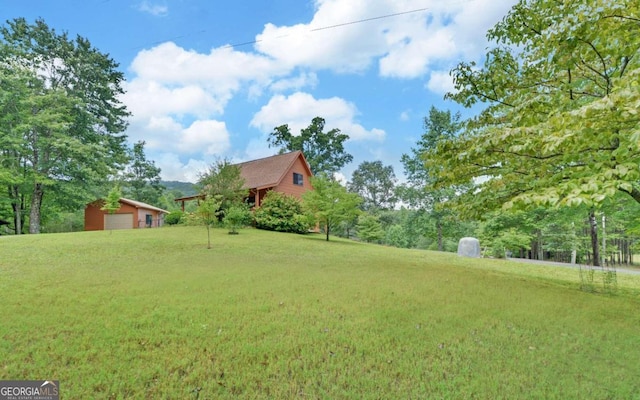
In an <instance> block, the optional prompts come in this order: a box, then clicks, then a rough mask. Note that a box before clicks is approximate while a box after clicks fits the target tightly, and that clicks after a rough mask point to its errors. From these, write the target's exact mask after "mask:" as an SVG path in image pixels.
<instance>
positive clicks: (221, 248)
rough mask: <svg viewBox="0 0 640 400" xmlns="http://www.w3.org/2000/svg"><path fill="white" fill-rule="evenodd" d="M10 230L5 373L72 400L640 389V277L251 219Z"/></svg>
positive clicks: (536, 394) (577, 395)
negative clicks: (583, 284) (592, 283)
mask: <svg viewBox="0 0 640 400" xmlns="http://www.w3.org/2000/svg"><path fill="white" fill-rule="evenodd" d="M0 242H2V250H3V257H2V260H1V261H0V304H2V305H3V312H4V313H5V315H6V316H8V318H5V319H3V323H2V324H0V338H1V340H0V369H1V370H2V371H3V375H4V376H7V377H42V376H46V377H53V379H57V380H59V381H60V387H61V390H63V393H62V394H61V397H64V398H74V399H76V398H95V397H105V398H106V397H110V398H216V399H218V398H220V399H234V398H254V399H272V398H278V399H287V398H300V397H304V398H357V399H379V398H389V399H408V398H415V399H418V398H420V399H422V398H461V399H464V398H480V399H489V398H557V399H560V398H561V399H582V398H634V396H636V395H637V394H638V393H640V381H638V380H637V377H638V376H640V364H639V363H638V362H637V360H638V359H640V348H639V347H638V346H637V344H638V336H637V327H638V326H640V314H639V313H638V309H640V297H639V295H638V293H639V291H638V288H640V278H638V277H637V276H620V277H619V278H618V279H619V286H620V290H619V292H618V293H617V294H615V295H603V294H597V293H585V292H583V291H580V290H579V282H580V280H579V277H578V275H577V272H576V271H574V270H569V269H564V268H553V267H545V266H538V265H526V264H519V263H511V262H509V261H504V260H487V259H469V258H461V257H458V256H456V255H454V254H449V253H439V252H431V251H419V250H406V249H397V248H390V247H384V246H378V245H370V244H365V243H359V242H352V241H348V240H343V239H332V241H330V242H326V241H324V240H323V237H322V235H315V234H310V235H293V234H284V233H275V232H266V231H259V230H254V229H245V230H242V231H241V232H240V234H239V235H228V234H227V231H226V230H223V229H215V230H213V232H212V244H213V249H210V250H208V249H207V248H206V243H207V233H206V230H205V229H204V228H203V227H184V226H178V227H166V228H161V229H144V230H122V231H117V230H116V231H111V232H106V231H95V232H80V233H64V234H49V235H24V236H12V237H2V238H0ZM33 249H38V251H33ZM78 249H82V251H78ZM25 360H28V361H29V362H25ZM107 393H108V394H109V395H106V394H107ZM97 394H99V395H97ZM102 394H105V396H102Z"/></svg>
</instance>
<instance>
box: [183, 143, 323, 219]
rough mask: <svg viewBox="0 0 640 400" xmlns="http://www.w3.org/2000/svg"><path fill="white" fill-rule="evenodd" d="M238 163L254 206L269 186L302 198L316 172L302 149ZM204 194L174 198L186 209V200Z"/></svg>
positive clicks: (270, 188)
mask: <svg viewBox="0 0 640 400" xmlns="http://www.w3.org/2000/svg"><path fill="white" fill-rule="evenodd" d="M236 165H237V166H239V167H240V175H241V176H242V178H243V179H244V187H245V188H246V189H249V197H248V201H249V203H253V204H255V207H260V204H262V199H264V196H266V194H267V192H268V191H270V190H273V191H276V192H282V193H285V194H288V195H290V196H294V197H297V198H302V194H303V193H304V192H306V191H307V190H312V189H313V188H312V187H311V182H310V180H309V178H311V177H312V176H313V174H312V173H311V169H309V164H308V163H307V160H306V159H305V158H304V155H303V154H302V152H301V151H294V152H291V153H286V154H278V155H275V156H271V157H266V158H260V159H258V160H253V161H247V162H243V163H240V164H236ZM201 198H202V196H201V195H196V196H188V197H181V198H179V199H175V201H177V202H181V203H182V210H183V211H184V203H185V202H186V201H189V200H195V199H201Z"/></svg>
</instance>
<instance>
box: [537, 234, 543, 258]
mask: <svg viewBox="0 0 640 400" xmlns="http://www.w3.org/2000/svg"><path fill="white" fill-rule="evenodd" d="M537 236H538V239H537V241H538V246H537V250H538V255H537V257H538V260H540V261H542V260H544V249H543V247H542V231H541V230H540V229H538V233H537Z"/></svg>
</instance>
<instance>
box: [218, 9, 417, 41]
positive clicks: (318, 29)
mask: <svg viewBox="0 0 640 400" xmlns="http://www.w3.org/2000/svg"><path fill="white" fill-rule="evenodd" d="M426 10H428V8H418V9H415V10H410V11H403V12H399V13H395V14H386V15H380V16H377V17H371V18H364V19H359V20H356V21H349V22H343V23H340V24H335V25H328V26H323V27H320V28H313V29H310V30H309V32H317V31H323V30H327V29H334V28H340V27H342V26H347V25H355V24H360V23H363V22H369V21H375V20H378V19H384V18H392V17H397V16H399V15H406V14H413V13H417V12H422V11H426ZM287 36H290V35H281V36H278V37H277V38H276V39H280V38H283V37H287ZM262 41H264V39H257V40H251V41H249V42H242V43H236V44H228V45H226V46H222V48H230V47H231V48H233V47H241V46H247V45H250V44H256V43H259V42H262Z"/></svg>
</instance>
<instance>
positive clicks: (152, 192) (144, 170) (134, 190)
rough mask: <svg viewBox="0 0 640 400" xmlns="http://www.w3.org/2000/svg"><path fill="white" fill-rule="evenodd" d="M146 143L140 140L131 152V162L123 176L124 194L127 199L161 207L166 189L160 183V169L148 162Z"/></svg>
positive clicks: (150, 161)
mask: <svg viewBox="0 0 640 400" xmlns="http://www.w3.org/2000/svg"><path fill="white" fill-rule="evenodd" d="M144 145H145V141H144V140H140V141H138V142H137V143H135V144H134V145H133V149H131V151H130V155H129V157H130V160H129V163H128V164H127V166H126V167H125V169H124V172H123V175H122V184H123V193H124V194H125V196H126V197H128V198H131V199H133V200H137V201H141V202H143V203H147V204H152V205H155V206H158V205H159V202H160V197H161V196H162V192H163V191H164V187H163V186H162V184H161V183H160V168H158V167H156V165H155V162H154V161H152V160H147V157H146V155H145V153H144Z"/></svg>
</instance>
